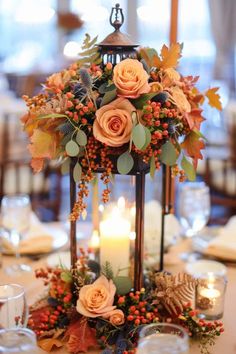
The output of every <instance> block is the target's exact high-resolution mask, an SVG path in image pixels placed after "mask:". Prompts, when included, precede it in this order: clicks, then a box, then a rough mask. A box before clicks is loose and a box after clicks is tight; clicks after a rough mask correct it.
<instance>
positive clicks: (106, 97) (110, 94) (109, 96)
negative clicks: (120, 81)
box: [101, 89, 116, 107]
mask: <svg viewBox="0 0 236 354" xmlns="http://www.w3.org/2000/svg"><path fill="white" fill-rule="evenodd" d="M115 98H116V89H115V90H112V91H108V92H106V93H105V95H104V96H103V98H102V102H101V107H102V106H104V105H105V104H108V103H110V102H111V101H113V100H114V99H115Z"/></svg>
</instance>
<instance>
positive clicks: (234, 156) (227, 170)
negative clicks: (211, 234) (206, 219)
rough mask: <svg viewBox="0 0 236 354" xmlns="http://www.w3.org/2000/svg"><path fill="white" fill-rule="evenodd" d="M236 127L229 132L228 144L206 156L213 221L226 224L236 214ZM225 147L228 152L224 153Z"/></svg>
mask: <svg viewBox="0 0 236 354" xmlns="http://www.w3.org/2000/svg"><path fill="white" fill-rule="evenodd" d="M235 137H236V129H235V131H232V132H231V133H230V134H229V143H228V145H227V146H225V147H223V146H221V147H219V146H218V149H217V147H216V150H215V153H214V154H212V153H211V154H208V156H207V157H206V166H205V175H204V179H205V181H206V183H207V184H208V186H209V187H210V192H211V205H212V210H213V212H214V213H213V214H215V216H213V217H211V220H210V222H211V223H217V224H225V223H226V222H227V220H228V219H229V218H230V216H232V215H236V142H235ZM223 149H225V151H228V154H227V153H226V154H222V151H223Z"/></svg>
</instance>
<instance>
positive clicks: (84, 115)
mask: <svg viewBox="0 0 236 354" xmlns="http://www.w3.org/2000/svg"><path fill="white" fill-rule="evenodd" d="M66 97H67V99H68V100H67V104H66V106H67V111H66V112H65V114H66V115H67V116H68V117H70V118H71V119H72V120H73V121H74V122H76V123H78V122H79V123H81V124H83V125H87V124H88V119H89V118H91V117H93V116H94V112H95V110H96V109H95V106H94V103H93V102H92V101H88V102H87V103H86V104H83V103H81V102H80V100H79V99H77V98H75V96H74V94H73V93H71V92H67V93H66Z"/></svg>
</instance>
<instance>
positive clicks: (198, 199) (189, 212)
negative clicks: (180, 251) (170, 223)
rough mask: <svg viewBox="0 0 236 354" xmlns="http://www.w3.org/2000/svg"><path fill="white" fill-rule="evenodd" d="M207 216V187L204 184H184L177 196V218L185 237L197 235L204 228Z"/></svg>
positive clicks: (208, 198)
mask: <svg viewBox="0 0 236 354" xmlns="http://www.w3.org/2000/svg"><path fill="white" fill-rule="evenodd" d="M209 216H210V193H209V187H208V186H207V185H206V184H205V183H204V182H187V183H184V184H183V185H182V188H181V189H180V195H179V217H180V222H181V225H182V226H183V229H184V233H185V236H187V237H193V236H195V235H197V234H198V233H199V231H201V230H202V229H203V228H204V227H205V226H206V224H207V222H208V219H209Z"/></svg>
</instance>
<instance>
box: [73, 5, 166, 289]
mask: <svg viewBox="0 0 236 354" xmlns="http://www.w3.org/2000/svg"><path fill="white" fill-rule="evenodd" d="M113 16H114V17H115V19H114V20H113ZM119 18H120V19H119ZM123 22H124V15H123V11H122V9H121V8H120V5H119V4H116V6H115V7H113V8H112V11H111V15H110V23H111V25H112V26H113V27H114V28H115V31H114V32H113V33H111V34H110V35H108V36H107V37H106V38H105V39H104V40H103V41H102V42H101V43H100V44H98V47H99V50H100V53H101V56H102V62H103V65H105V64H106V63H108V62H110V63H112V64H113V65H115V64H117V63H119V62H120V61H121V60H124V59H126V58H136V57H137V52H136V49H135V48H136V47H138V45H137V44H134V43H132V41H131V40H130V38H129V37H128V36H127V35H125V34H123V33H121V32H120V27H121V26H122V24H123ZM117 158H118V156H117V157H115V156H114V159H117ZM75 163H76V159H75V160H74V161H73V160H72V162H71V167H70V199H71V210H72V209H73V206H74V203H75V199H76V184H75V182H74V178H73V169H74V165H75ZM114 166H116V163H114ZM96 172H97V173H102V172H103V169H100V168H98V169H97V170H96ZM112 173H113V174H118V171H117V169H114V170H112ZM147 173H149V165H148V164H145V163H144V162H143V160H142V158H140V157H139V156H137V157H134V166H133V168H132V170H131V171H130V172H129V175H132V176H134V177H135V205H136V216H135V232H136V238H135V254H134V288H135V289H136V290H140V289H141V288H142V286H143V261H144V202H145V176H146V174H147ZM162 185H163V195H162V224H161V246H160V247H161V248H160V270H162V269H163V253H164V217H165V215H166V214H168V213H169V210H170V203H169V200H170V199H169V200H167V199H168V195H167V189H169V182H168V178H167V174H166V166H163V180H162ZM169 196H170V193H169ZM70 242H71V264H72V265H74V264H75V263H76V260H77V255H76V222H75V221H71V230H70Z"/></svg>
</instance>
